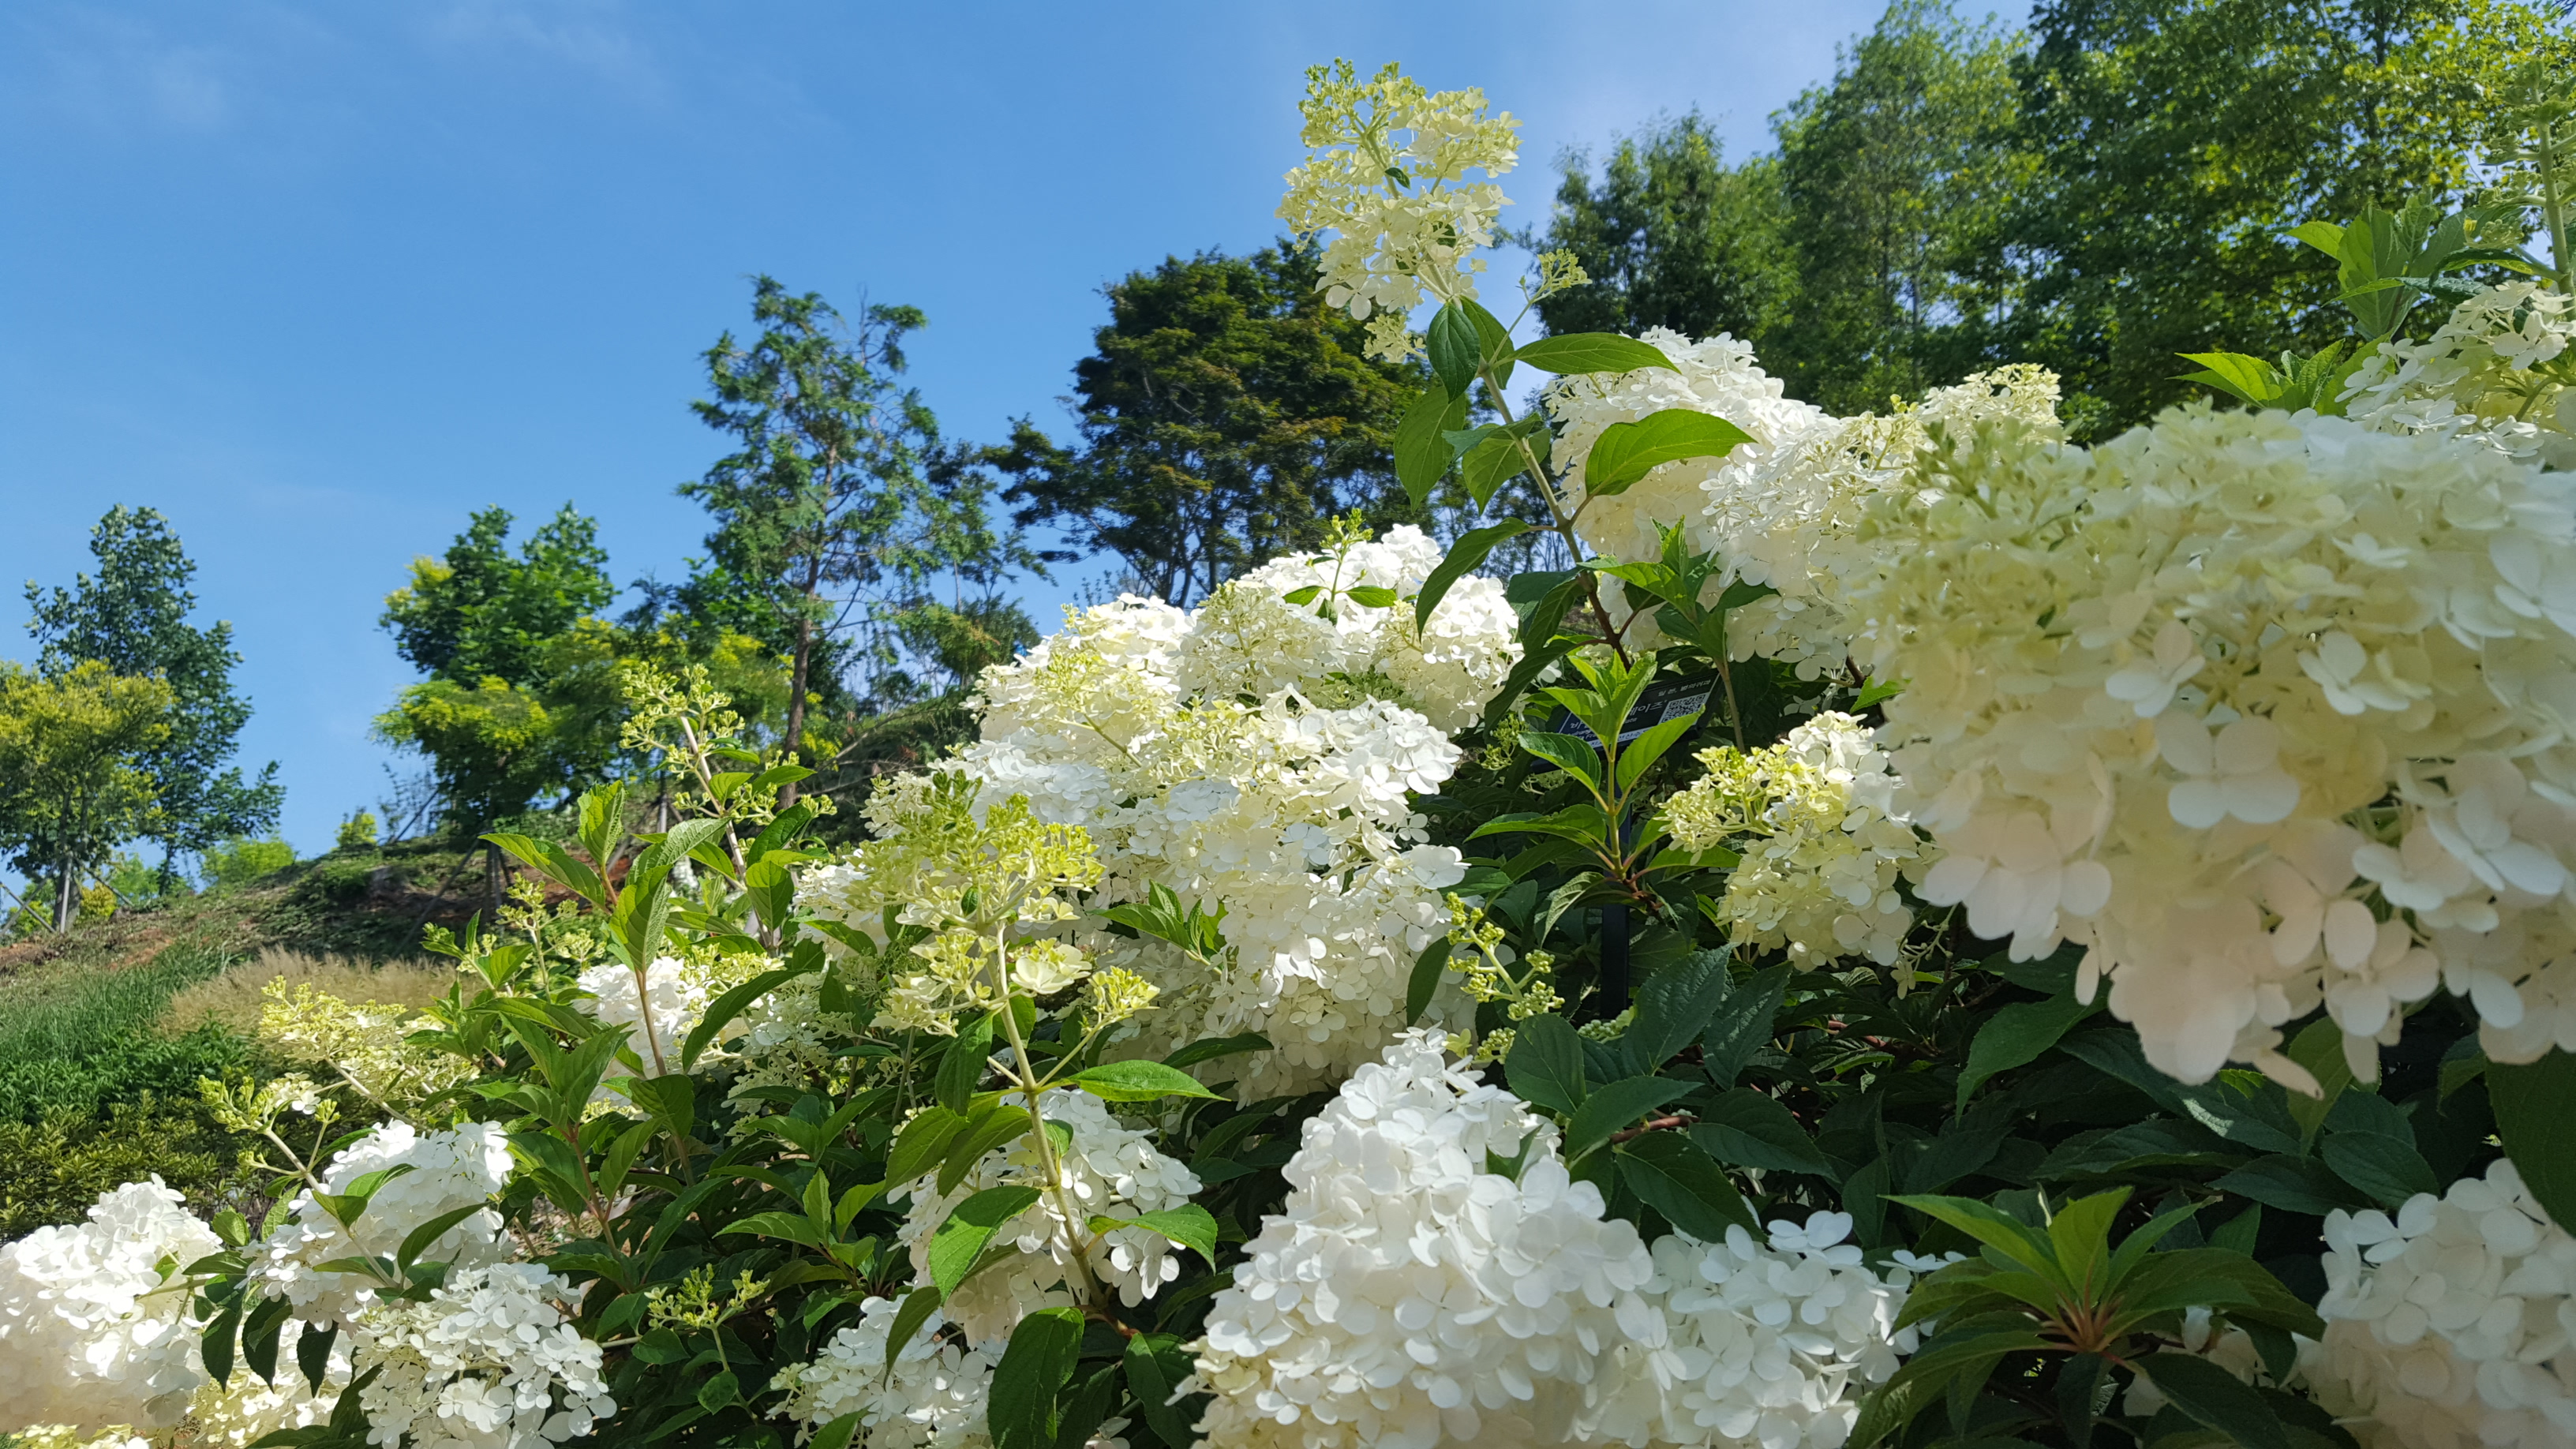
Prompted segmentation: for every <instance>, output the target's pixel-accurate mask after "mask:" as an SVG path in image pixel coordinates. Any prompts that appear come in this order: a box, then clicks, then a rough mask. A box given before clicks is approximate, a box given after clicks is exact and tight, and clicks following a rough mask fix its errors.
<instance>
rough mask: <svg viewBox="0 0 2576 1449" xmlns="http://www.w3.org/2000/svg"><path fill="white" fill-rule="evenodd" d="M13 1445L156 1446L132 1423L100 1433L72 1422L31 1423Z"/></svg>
mask: <svg viewBox="0 0 2576 1449" xmlns="http://www.w3.org/2000/svg"><path fill="white" fill-rule="evenodd" d="M10 1444H11V1449H152V1441H151V1440H149V1439H146V1438H144V1437H143V1436H142V1435H140V1434H137V1433H135V1432H134V1426H133V1425H131V1424H110V1425H109V1426H108V1427H106V1428H105V1429H102V1430H100V1431H99V1432H97V1433H96V1434H92V1433H90V1432H88V1431H86V1430H82V1429H75V1428H73V1427H72V1426H70V1425H69V1424H30V1425H28V1426H27V1427H26V1428H24V1429H21V1430H19V1431H18V1433H17V1436H16V1437H15V1438H13V1439H12V1440H11V1441H10Z"/></svg>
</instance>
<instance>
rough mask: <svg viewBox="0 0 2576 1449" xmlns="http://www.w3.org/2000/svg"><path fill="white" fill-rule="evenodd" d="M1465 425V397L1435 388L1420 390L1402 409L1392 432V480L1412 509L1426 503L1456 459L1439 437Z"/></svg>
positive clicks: (1462, 394)
mask: <svg viewBox="0 0 2576 1449" xmlns="http://www.w3.org/2000/svg"><path fill="white" fill-rule="evenodd" d="M1466 425H1467V397H1466V394H1465V393H1464V392H1459V393H1451V392H1450V391H1448V390H1447V389H1446V388H1445V387H1441V386H1439V385H1437V384H1434V385H1433V386H1431V387H1427V388H1424V389H1423V391H1422V396H1420V397H1418V398H1415V399H1414V400H1413V406H1412V407H1409V408H1407V409H1405V412H1404V421H1403V422H1401V423H1398V424H1397V425H1396V428H1395V476H1396V480H1397V481H1398V482H1401V483H1402V484H1403V485H1404V491H1405V493H1406V495H1407V496H1409V497H1411V498H1412V500H1413V503H1414V506H1415V507H1417V508H1418V507H1420V506H1422V505H1423V504H1424V503H1426V502H1429V501H1430V498H1431V490H1432V489H1433V488H1434V487H1436V486H1437V485H1438V484H1439V482H1440V475H1441V474H1443V473H1446V472H1448V471H1449V464H1450V462H1451V461H1452V460H1453V459H1454V458H1455V457H1456V454H1454V453H1453V452H1451V451H1450V448H1449V440H1448V439H1446V438H1444V437H1442V436H1441V434H1442V433H1445V432H1448V431H1450V430H1451V429H1455V428H1463V427H1465V426H1466Z"/></svg>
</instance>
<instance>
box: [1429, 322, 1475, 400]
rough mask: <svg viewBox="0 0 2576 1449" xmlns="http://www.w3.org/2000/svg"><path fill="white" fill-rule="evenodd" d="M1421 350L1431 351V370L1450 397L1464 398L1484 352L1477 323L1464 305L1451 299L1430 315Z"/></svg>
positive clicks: (1472, 382)
mask: <svg viewBox="0 0 2576 1449" xmlns="http://www.w3.org/2000/svg"><path fill="white" fill-rule="evenodd" d="M1423 350H1424V351H1425V352H1427V353H1429V354H1430V357H1431V371H1432V373H1433V375H1434V376H1436V377H1438V378H1439V379H1440V385H1441V387H1443V388H1445V389H1447V390H1448V393H1449V395H1450V396H1451V397H1456V398H1463V397H1465V396H1466V395H1467V389H1468V388H1469V387H1470V386H1471V385H1473V384H1474V382H1475V381H1476V364H1477V363H1478V362H1479V361H1480V360H1481V359H1482V358H1483V356H1484V350H1485V349H1484V340H1483V339H1482V338H1480V337H1478V336H1477V335H1476V324H1475V322H1474V320H1473V319H1471V318H1469V317H1468V315H1467V311H1466V309H1465V308H1464V307H1462V306H1460V305H1459V304H1458V303H1456V302H1450V303H1447V304H1445V305H1443V306H1442V307H1441V309H1440V310H1439V311H1438V312H1436V313H1434V314H1433V315H1432V318H1431V326H1430V328H1429V329H1428V335H1426V336H1425V337H1424V338H1423Z"/></svg>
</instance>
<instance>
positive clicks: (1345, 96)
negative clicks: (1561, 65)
mask: <svg viewBox="0 0 2576 1449" xmlns="http://www.w3.org/2000/svg"><path fill="white" fill-rule="evenodd" d="M1297 109H1298V113H1299V114H1300V115H1302V116H1304V117H1305V122H1306V125H1305V132H1304V141H1305V145H1306V147H1307V148H1308V150H1309V152H1310V153H1311V154H1310V155H1309V156H1308V158H1307V160H1306V162H1305V164H1303V165H1301V166H1299V167H1297V168H1296V169H1295V170H1293V171H1290V172H1289V173H1288V178H1287V179H1288V194H1287V196H1286V197H1285V198H1284V199H1282V200H1281V201H1280V203H1279V219H1280V220H1282V221H1284V222H1286V223H1288V226H1289V229H1290V230H1292V231H1294V232H1296V233H1297V234H1299V235H1301V236H1311V235H1314V234H1316V233H1318V232H1324V231H1330V232H1332V233H1333V234H1334V235H1333V240H1332V242H1331V243H1330V244H1329V245H1327V246H1326V247H1325V249H1324V259H1323V273H1324V276H1323V287H1324V300H1325V304H1326V305H1328V306H1332V307H1340V308H1345V309H1347V310H1348V311H1349V312H1350V314H1351V315H1352V316H1353V317H1356V318H1358V319H1360V320H1361V321H1364V322H1371V321H1373V325H1372V326H1371V327H1370V328H1369V350H1370V351H1371V352H1372V353H1374V354H1375V355H1377V356H1379V357H1383V358H1386V359H1388V360H1389V361H1401V360H1402V359H1403V358H1404V357H1406V356H1407V355H1409V354H1411V353H1412V352H1414V351H1416V350H1418V348H1417V347H1416V345H1415V343H1414V341H1413V339H1412V337H1411V336H1410V335H1409V334H1408V332H1407V331H1406V325H1405V321H1406V314H1408V313H1410V312H1411V311H1412V310H1413V308H1414V307H1415V306H1416V305H1417V304H1419V303H1420V302H1421V301H1422V299H1423V297H1424V295H1425V294H1426V293H1427V294H1429V295H1430V296H1432V297H1434V298H1437V299H1439V300H1441V301H1447V300H1449V299H1451V298H1453V297H1473V296H1475V295H1476V283H1475V276H1476V273H1478V272H1481V271H1483V270H1484V268H1485V263H1484V259H1483V258H1482V257H1480V256H1478V255H1477V253H1478V252H1479V251H1481V250H1483V249H1484V248H1486V247H1489V246H1491V245H1493V243H1494V239H1495V229H1494V223H1495V219H1496V218H1497V217H1498V216H1500V215H1501V214H1502V209H1503V207H1505V206H1506V205H1508V204H1509V202H1508V201H1507V200H1506V199H1505V197H1504V196H1503V193H1502V188H1500V187H1498V186H1496V185H1495V184H1494V183H1493V182H1492V180H1490V179H1488V180H1485V181H1481V182H1469V181H1468V180H1467V179H1466V176H1467V173H1468V172H1469V171H1471V170H1476V171H1482V172H1484V173H1485V175H1486V176H1487V177H1488V178H1492V177H1496V176H1500V175H1502V174H1503V173H1505V172H1507V171H1509V170H1511V169H1512V164H1513V162H1514V160H1515V158H1516V157H1517V156H1518V154H1519V135H1518V133H1519V130H1520V123H1519V122H1518V121H1515V120H1513V119H1512V117H1511V114H1510V113H1509V112H1505V113H1503V114H1500V115H1493V116H1489V115H1487V114H1485V93H1484V92H1483V91H1481V90H1474V89H1469V90H1463V91H1441V92H1439V93H1437V94H1434V93H1432V92H1431V91H1429V90H1427V89H1425V88H1424V86H1423V84H1422V83H1421V82H1420V81H1417V80H1415V79H1413V78H1412V77H1410V76H1407V75H1404V74H1401V73H1400V72H1399V71H1398V70H1397V69H1396V67H1395V66H1393V65H1389V66H1387V67H1386V68H1385V69H1384V70H1381V71H1379V72H1378V73H1377V74H1376V75H1374V76H1371V77H1370V78H1368V79H1367V80H1365V81H1364V80H1361V79H1360V78H1359V73H1358V72H1357V71H1356V70H1354V69H1353V68H1352V66H1351V63H1350V62H1349V61H1337V62H1335V63H1334V64H1333V65H1331V66H1320V65H1319V66H1314V67H1312V68H1310V69H1309V70H1308V71H1307V72H1306V98H1305V99H1304V100H1302V101H1300V102H1298V105H1297ZM1372 313H1375V314H1378V315H1377V316H1376V317H1375V318H1374V319H1372V316H1371V314H1372Z"/></svg>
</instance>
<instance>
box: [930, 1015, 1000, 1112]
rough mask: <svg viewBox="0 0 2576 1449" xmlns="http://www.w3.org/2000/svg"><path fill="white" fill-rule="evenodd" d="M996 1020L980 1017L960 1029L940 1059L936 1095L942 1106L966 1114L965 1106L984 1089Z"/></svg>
mask: <svg viewBox="0 0 2576 1449" xmlns="http://www.w3.org/2000/svg"><path fill="white" fill-rule="evenodd" d="M992 1049H993V1018H992V1017H990V1016H980V1017H977V1018H976V1019H975V1020H973V1021H970V1022H968V1023H967V1024H966V1025H964V1026H962V1027H960V1028H958V1031H957V1035H956V1036H955V1037H954V1038H952V1039H951V1040H950V1041H949V1043H948V1050H947V1051H945V1052H943V1053H941V1055H940V1058H939V1075H938V1078H937V1088H936V1090H935V1092H934V1095H935V1096H936V1097H937V1099H938V1101H939V1105H940V1106H942V1107H945V1108H947V1109H948V1110H949V1111H951V1112H956V1113H960V1114H963V1113H964V1112H965V1110H966V1104H967V1102H968V1101H970V1100H972V1099H973V1097H974V1095H975V1089H976V1087H978V1086H980V1085H982V1083H983V1080H984V1073H985V1072H986V1071H988V1070H990V1068H989V1067H988V1066H987V1065H986V1059H987V1058H988V1057H990V1056H991V1055H992Z"/></svg>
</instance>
